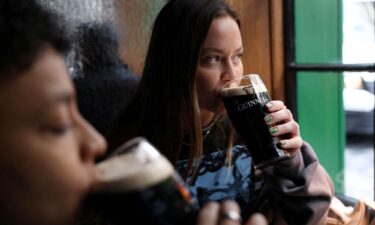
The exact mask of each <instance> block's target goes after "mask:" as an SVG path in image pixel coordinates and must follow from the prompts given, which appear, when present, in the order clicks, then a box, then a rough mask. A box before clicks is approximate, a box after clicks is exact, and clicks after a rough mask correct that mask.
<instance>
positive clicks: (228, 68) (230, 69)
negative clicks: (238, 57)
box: [221, 60, 241, 82]
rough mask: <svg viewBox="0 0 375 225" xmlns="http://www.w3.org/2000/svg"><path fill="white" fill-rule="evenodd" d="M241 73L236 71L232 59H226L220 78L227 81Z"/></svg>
mask: <svg viewBox="0 0 375 225" xmlns="http://www.w3.org/2000/svg"><path fill="white" fill-rule="evenodd" d="M240 75H241V74H238V73H237V70H236V65H234V63H233V62H232V60H227V62H226V63H225V65H224V70H223V73H222V76H221V79H222V80H223V81H225V82H229V81H231V80H233V79H235V78H237V77H239V76H240Z"/></svg>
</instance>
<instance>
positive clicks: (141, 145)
mask: <svg viewBox="0 0 375 225" xmlns="http://www.w3.org/2000/svg"><path fill="white" fill-rule="evenodd" d="M114 154H115V155H114V156H113V157H111V158H109V159H107V160H105V161H103V162H101V163H99V164H98V165H97V168H98V170H99V177H100V178H99V180H100V182H99V183H98V184H97V186H96V187H95V190H94V191H93V193H92V194H89V195H88V197H87V199H86V200H85V202H84V208H86V209H89V210H88V212H90V213H92V214H95V215H98V216H99V217H100V219H101V220H102V221H105V223H104V224H111V225H123V224H124V225H132V224H163V225H180V224H181V225H185V224H189V225H191V224H195V223H196V222H195V220H196V216H197V211H198V210H197V206H196V203H195V202H194V201H193V200H192V198H191V197H190V193H189V191H188V189H187V188H186V186H185V184H184V182H183V180H182V179H181V178H180V177H179V175H178V174H177V173H176V172H175V170H174V168H173V166H172V165H171V163H170V162H169V161H168V160H167V159H166V158H165V157H164V156H163V155H161V154H160V153H159V152H158V151H157V150H156V149H155V148H154V147H153V146H152V145H150V144H149V143H148V142H147V141H146V140H145V139H143V138H135V139H132V140H130V141H128V142H127V143H125V144H124V145H123V146H121V147H120V148H119V149H117V150H116V151H115V152H114Z"/></svg>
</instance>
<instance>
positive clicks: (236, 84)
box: [220, 74, 267, 97]
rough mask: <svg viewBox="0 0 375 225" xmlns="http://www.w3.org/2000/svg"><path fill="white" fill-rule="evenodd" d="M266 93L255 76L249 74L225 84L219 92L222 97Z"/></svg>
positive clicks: (263, 86)
mask: <svg viewBox="0 0 375 225" xmlns="http://www.w3.org/2000/svg"><path fill="white" fill-rule="evenodd" d="M261 92H267V88H266V86H265V85H264V83H263V81H262V80H261V79H260V77H259V75H257V74H249V75H245V76H242V77H240V78H238V79H235V80H233V81H231V82H229V83H228V84H226V85H225V86H224V87H223V89H222V90H221V91H220V95H221V96H222V97H231V96H241V95H249V94H255V93H261Z"/></svg>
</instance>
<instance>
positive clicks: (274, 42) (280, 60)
mask: <svg viewBox="0 0 375 225" xmlns="http://www.w3.org/2000/svg"><path fill="white" fill-rule="evenodd" d="M270 9H271V13H270V16H271V54H272V58H271V60H272V71H271V73H272V97H273V98H274V99H279V100H282V101H285V88H284V87H285V83H284V80H285V78H284V72H285V70H284V38H283V37H284V33H283V1H281V0H271V8H270Z"/></svg>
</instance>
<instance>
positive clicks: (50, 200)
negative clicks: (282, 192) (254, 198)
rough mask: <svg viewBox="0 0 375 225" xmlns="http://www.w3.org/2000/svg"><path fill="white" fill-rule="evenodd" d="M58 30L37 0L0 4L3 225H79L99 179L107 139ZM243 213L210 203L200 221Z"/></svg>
mask: <svg viewBox="0 0 375 225" xmlns="http://www.w3.org/2000/svg"><path fill="white" fill-rule="evenodd" d="M57 27H59V26H58V24H57V23H56V18H55V16H54V15H53V14H51V13H50V12H47V11H46V10H44V9H43V8H41V7H40V5H38V4H37V3H36V2H35V1H34V0H28V1H24V0H0V33H2V34H6V35H1V36H0V49H1V51H0V105H1V107H0V146H1V148H0V199H1V204H0V224H4V225H72V224H74V220H75V215H76V213H77V211H78V208H79V205H80V202H81V199H82V197H83V196H84V195H85V194H86V193H87V192H88V191H89V190H90V188H91V187H92V185H93V184H95V183H96V181H97V176H96V174H97V170H96V169H95V166H94V160H95V158H97V157H98V156H99V155H101V154H102V153H104V150H105V148H106V142H105V140H104V138H103V137H102V136H101V135H100V134H99V133H98V132H97V131H95V130H94V129H93V128H92V127H91V125H89V124H88V123H87V121H85V120H84V119H83V118H82V117H81V115H80V114H79V112H78V110H77V105H76V101H75V93H74V87H73V84H72V82H71V81H70V78H69V75H68V73H67V69H66V67H65V64H64V60H63V57H62V53H63V52H64V51H65V50H66V49H67V48H68V42H67V40H66V38H65V37H64V36H63V35H62V33H61V32H59V30H56V28H57ZM236 212H239V208H238V206H237V205H236V204H235V203H234V202H230V201H227V202H223V203H222V204H221V205H219V204H217V203H210V204H208V205H207V206H206V207H205V208H204V209H203V210H202V212H201V213H200V214H199V220H198V222H197V224H198V225H215V224H223V225H233V224H240V221H239V219H238V217H235V216H233V215H236ZM219 215H229V216H227V217H225V216H221V217H219ZM258 216H259V215H258ZM258 221H262V218H259V217H258V218H256V217H254V218H252V220H251V221H250V220H249V221H248V223H247V224H248V225H250V224H258ZM263 222H264V221H263Z"/></svg>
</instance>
